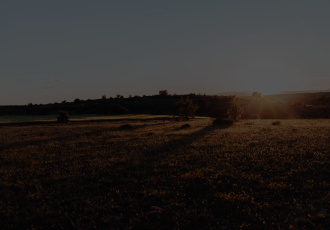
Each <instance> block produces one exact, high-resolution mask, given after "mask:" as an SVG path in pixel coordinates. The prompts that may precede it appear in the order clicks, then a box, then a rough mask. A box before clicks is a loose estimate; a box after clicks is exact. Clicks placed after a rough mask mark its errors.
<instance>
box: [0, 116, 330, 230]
mask: <svg viewBox="0 0 330 230" xmlns="http://www.w3.org/2000/svg"><path fill="white" fill-rule="evenodd" d="M211 122H212V121H211V120H209V119H205V120H198V121H196V120H195V121H191V122H188V123H189V125H190V126H191V128H190V129H184V130H182V129H179V128H180V127H181V125H182V123H180V122H171V121H149V122H147V121H143V123H139V122H138V121H136V122H129V124H130V125H132V127H133V128H132V129H129V130H126V129H120V128H119V127H120V126H121V125H123V124H124V123H123V122H100V123H70V124H48V125H35V126H5V127H0V141H1V149H0V154H1V156H0V157H1V161H0V165H1V168H0V174H1V182H0V189H1V198H0V228H1V229H177V230H178V229H329V228H330V220H329V219H330V218H329V208H330V193H329V189H330V184H329V179H330V178H329V173H330V166H329V162H330V157H329V154H330V153H329V147H330V144H329V134H330V122H329V121H327V120H281V125H280V126H273V125H271V123H272V122H273V121H271V120H255V121H242V122H238V123H235V124H234V125H233V126H230V127H228V126H210V125H208V124H209V123H211ZM251 122H253V123H251ZM250 124H253V125H250ZM251 141H258V142H257V143H253V144H251Z"/></svg>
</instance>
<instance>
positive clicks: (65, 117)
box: [57, 110, 70, 123]
mask: <svg viewBox="0 0 330 230" xmlns="http://www.w3.org/2000/svg"><path fill="white" fill-rule="evenodd" d="M59 113H60V115H59V116H57V122H59V123H67V122H69V121H70V117H69V114H68V112H67V111H62V110H60V111H59Z"/></svg>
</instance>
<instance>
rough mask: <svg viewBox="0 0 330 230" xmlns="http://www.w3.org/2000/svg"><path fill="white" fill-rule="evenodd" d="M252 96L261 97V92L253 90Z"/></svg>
mask: <svg viewBox="0 0 330 230" xmlns="http://www.w3.org/2000/svg"><path fill="white" fill-rule="evenodd" d="M252 97H256V98H261V93H258V92H253V93H252Z"/></svg>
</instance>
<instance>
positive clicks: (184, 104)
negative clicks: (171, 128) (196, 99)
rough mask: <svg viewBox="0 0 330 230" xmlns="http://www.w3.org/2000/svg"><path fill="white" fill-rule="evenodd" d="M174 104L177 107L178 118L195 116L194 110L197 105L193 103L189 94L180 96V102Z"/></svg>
mask: <svg viewBox="0 0 330 230" xmlns="http://www.w3.org/2000/svg"><path fill="white" fill-rule="evenodd" d="M175 106H176V107H178V108H179V119H183V120H189V117H191V118H195V112H196V110H197V108H198V107H197V105H195V104H193V101H192V100H191V99H189V96H187V97H186V98H183V97H181V100H180V102H177V103H175Z"/></svg>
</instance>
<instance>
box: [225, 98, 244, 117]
mask: <svg viewBox="0 0 330 230" xmlns="http://www.w3.org/2000/svg"><path fill="white" fill-rule="evenodd" d="M243 112H244V109H243V107H242V101H241V100H240V99H239V98H237V97H234V98H233V99H232V101H231V104H230V107H229V109H228V110H227V114H228V118H229V119H231V120H233V121H237V120H239V119H240V118H241V116H242V114H243Z"/></svg>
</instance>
